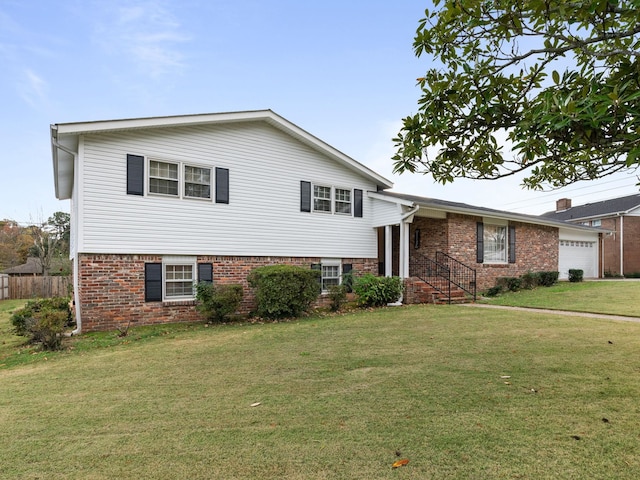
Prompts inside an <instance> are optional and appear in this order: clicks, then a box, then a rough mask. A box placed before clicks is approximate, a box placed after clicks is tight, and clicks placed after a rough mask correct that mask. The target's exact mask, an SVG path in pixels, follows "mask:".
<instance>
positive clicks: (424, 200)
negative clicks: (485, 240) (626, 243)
mask: <svg viewBox="0 0 640 480" xmlns="http://www.w3.org/2000/svg"><path fill="white" fill-rule="evenodd" d="M369 195H370V196H372V197H373V198H376V197H379V198H381V199H383V200H384V199H385V198H384V197H387V199H388V200H394V199H395V200H397V201H399V202H401V203H402V202H404V203H405V205H408V204H413V205H418V206H420V207H422V208H429V209H432V210H441V211H446V212H451V213H460V214H464V215H475V216H487V217H492V218H499V219H504V220H511V221H516V222H522V223H530V224H535V225H545V226H549V227H557V228H568V229H570V230H582V231H585V232H592V233H593V232H595V233H599V232H607V231H608V230H605V229H601V228H594V227H588V226H585V225H575V224H572V223H568V222H564V221H562V220H557V219H553V218H547V217H541V216H537V215H525V214H521V213H513V212H507V211H504V210H495V209H493V208H485V207H478V206H475V205H468V204H466V203H459V202H450V201H447V200H440V199H437V198H428V197H420V196H417V195H406V194H404V193H395V192H375V193H370V194H369Z"/></svg>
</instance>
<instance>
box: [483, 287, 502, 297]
mask: <svg viewBox="0 0 640 480" xmlns="http://www.w3.org/2000/svg"><path fill="white" fill-rule="evenodd" d="M501 293H502V287H501V286H500V285H496V286H495V287H491V288H490V289H489V290H487V293H486V295H487V297H495V296H496V295H499V294H501Z"/></svg>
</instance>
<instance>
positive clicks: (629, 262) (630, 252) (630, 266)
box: [624, 216, 640, 275]
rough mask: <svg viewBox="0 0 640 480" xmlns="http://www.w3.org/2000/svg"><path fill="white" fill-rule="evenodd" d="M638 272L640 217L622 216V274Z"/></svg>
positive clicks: (639, 263)
mask: <svg viewBox="0 0 640 480" xmlns="http://www.w3.org/2000/svg"><path fill="white" fill-rule="evenodd" d="M632 273H640V217H629V216H625V217H624V274H625V275H629V274H632Z"/></svg>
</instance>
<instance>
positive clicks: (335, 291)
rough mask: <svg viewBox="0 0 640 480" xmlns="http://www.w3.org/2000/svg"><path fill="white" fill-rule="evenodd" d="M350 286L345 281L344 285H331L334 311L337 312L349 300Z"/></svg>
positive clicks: (330, 295) (332, 309) (331, 305)
mask: <svg viewBox="0 0 640 480" xmlns="http://www.w3.org/2000/svg"><path fill="white" fill-rule="evenodd" d="M347 293H348V288H347V285H345V284H344V283H343V284H342V285H331V286H330V287H329V299H330V300H331V303H330V304H329V306H330V308H331V311H332V312H337V311H338V310H340V309H341V308H342V306H343V305H344V304H345V302H346V301H347Z"/></svg>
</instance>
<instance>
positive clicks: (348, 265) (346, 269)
mask: <svg viewBox="0 0 640 480" xmlns="http://www.w3.org/2000/svg"><path fill="white" fill-rule="evenodd" d="M351 270H353V264H352V263H343V264H342V273H343V274H344V273H351Z"/></svg>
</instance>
